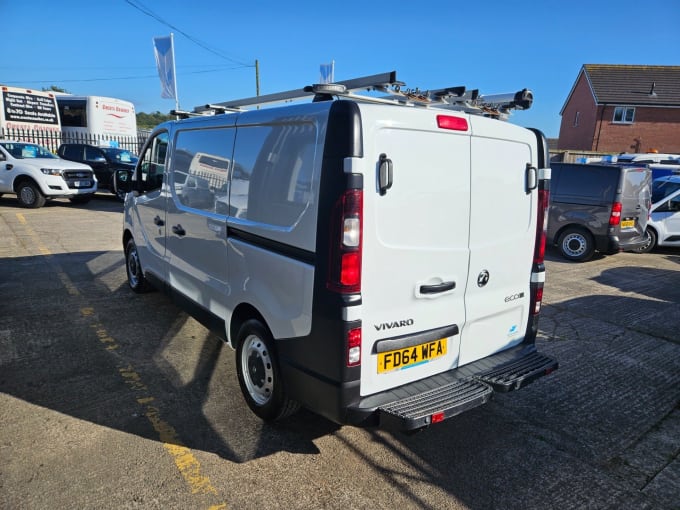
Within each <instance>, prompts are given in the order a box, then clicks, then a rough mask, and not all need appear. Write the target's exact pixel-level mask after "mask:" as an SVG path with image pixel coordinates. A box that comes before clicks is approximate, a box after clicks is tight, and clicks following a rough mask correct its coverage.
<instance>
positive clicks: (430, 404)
mask: <svg viewBox="0 0 680 510" xmlns="http://www.w3.org/2000/svg"><path fill="white" fill-rule="evenodd" d="M492 394H493V390H492V389H491V388H490V387H489V386H488V385H487V384H484V383H483V382H480V381H475V380H471V379H460V380H456V381H453V382H451V383H448V384H446V385H443V386H441V387H439V388H435V389H432V390H429V391H426V392H423V393H421V394H419V395H415V396H412V397H407V398H404V399H402V400H397V401H394V402H390V403H389V404H386V405H384V406H381V407H380V408H379V411H380V425H381V426H385V427H388V428H396V429H399V430H414V429H418V428H421V427H425V426H427V425H429V424H430V423H431V422H432V415H433V414H438V417H437V420H438V421H439V420H441V419H446V418H450V417H451V416H455V415H457V414H460V413H462V412H464V411H467V410H468V409H472V408H473V407H477V406H479V405H482V404H484V403H485V402H487V401H488V400H489V399H490V398H491V395H492ZM440 413H441V414H440Z"/></svg>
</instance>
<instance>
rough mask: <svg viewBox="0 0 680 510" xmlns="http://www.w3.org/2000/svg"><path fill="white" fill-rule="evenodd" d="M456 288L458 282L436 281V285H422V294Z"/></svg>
mask: <svg viewBox="0 0 680 510" xmlns="http://www.w3.org/2000/svg"><path fill="white" fill-rule="evenodd" d="M455 288H456V282H442V283H436V284H434V285H421V286H420V293H421V294H438V293H440V292H446V291H448V290H453V289H455Z"/></svg>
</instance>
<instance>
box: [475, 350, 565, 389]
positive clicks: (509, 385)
mask: <svg viewBox="0 0 680 510" xmlns="http://www.w3.org/2000/svg"><path fill="white" fill-rule="evenodd" d="M557 367H558V363H557V361H556V360H554V359H553V358H551V357H549V356H545V355H544V354H540V353H538V352H534V353H532V354H529V355H527V356H524V357H522V358H520V359H518V360H515V361H511V362H509V363H505V364H503V365H500V366H498V367H496V368H493V369H491V370H487V371H484V372H480V373H478V374H476V376H475V377H476V378H477V379H479V380H481V381H484V382H485V383H488V384H490V385H491V386H492V387H493V389H494V390H496V391H501V392H505V391H511V390H518V389H520V388H521V387H522V386H526V385H527V384H529V383H530V382H532V381H533V380H535V379H538V378H539V377H542V376H544V375H548V374H549V373H551V372H553V371H554V370H557Z"/></svg>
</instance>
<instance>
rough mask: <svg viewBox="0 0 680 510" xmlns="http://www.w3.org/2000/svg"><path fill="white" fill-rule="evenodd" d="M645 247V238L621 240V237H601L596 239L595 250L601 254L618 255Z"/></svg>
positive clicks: (637, 237) (636, 237) (642, 236)
mask: <svg viewBox="0 0 680 510" xmlns="http://www.w3.org/2000/svg"><path fill="white" fill-rule="evenodd" d="M644 245H645V236H644V235H641V236H635V237H628V238H625V239H621V238H620V237H619V236H615V235H609V236H599V237H596V238H595V248H596V249H597V251H599V252H600V253H618V252H620V251H635V250H637V249H638V248H642V247H643V246H644Z"/></svg>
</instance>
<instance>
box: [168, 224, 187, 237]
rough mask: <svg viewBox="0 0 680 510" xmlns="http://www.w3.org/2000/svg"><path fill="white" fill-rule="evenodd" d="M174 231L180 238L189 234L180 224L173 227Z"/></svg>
mask: <svg viewBox="0 0 680 510" xmlns="http://www.w3.org/2000/svg"><path fill="white" fill-rule="evenodd" d="M172 231H173V232H174V233H175V234H177V235H178V236H180V237H182V236H184V235H186V233H187V232H186V230H184V229H183V228H182V225H180V224H179V223H178V224H177V225H173V227H172Z"/></svg>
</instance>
